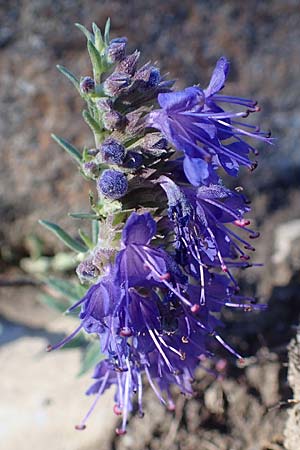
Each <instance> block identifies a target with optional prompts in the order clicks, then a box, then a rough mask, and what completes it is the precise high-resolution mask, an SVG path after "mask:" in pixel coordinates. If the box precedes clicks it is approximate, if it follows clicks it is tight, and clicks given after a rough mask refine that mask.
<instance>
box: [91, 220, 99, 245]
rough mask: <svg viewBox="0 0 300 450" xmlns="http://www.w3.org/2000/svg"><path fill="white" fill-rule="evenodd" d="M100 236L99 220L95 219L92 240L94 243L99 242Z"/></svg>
mask: <svg viewBox="0 0 300 450" xmlns="http://www.w3.org/2000/svg"><path fill="white" fill-rule="evenodd" d="M98 236H99V220H93V222H92V241H93V243H94V245H97V244H98Z"/></svg>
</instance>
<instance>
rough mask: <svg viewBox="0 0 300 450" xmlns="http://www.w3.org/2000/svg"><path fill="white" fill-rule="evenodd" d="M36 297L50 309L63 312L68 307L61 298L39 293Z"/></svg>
mask: <svg viewBox="0 0 300 450" xmlns="http://www.w3.org/2000/svg"><path fill="white" fill-rule="evenodd" d="M38 298H39V300H40V301H41V302H42V303H44V305H47V306H49V307H50V308H51V309H54V310H55V311H58V312H60V313H64V312H65V311H66V309H67V308H68V305H66V304H65V303H64V302H63V301H62V300H58V299H57V298H54V297H52V295H48V294H41V295H39V297H38Z"/></svg>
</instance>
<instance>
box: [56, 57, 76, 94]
mask: <svg viewBox="0 0 300 450" xmlns="http://www.w3.org/2000/svg"><path fill="white" fill-rule="evenodd" d="M56 67H57V69H58V70H59V71H60V72H61V73H62V74H63V75H65V77H67V78H68V80H70V81H71V83H72V84H73V86H75V88H76V89H77V91H78V92H79V93H80V94H81V92H80V84H79V80H78V79H77V78H76V77H75V75H74V74H73V73H72V72H70V71H69V70H68V69H67V68H66V67H64V66H60V65H59V64H58V65H57V66H56Z"/></svg>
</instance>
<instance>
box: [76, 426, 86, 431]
mask: <svg viewBox="0 0 300 450" xmlns="http://www.w3.org/2000/svg"><path fill="white" fill-rule="evenodd" d="M85 429H86V425H75V430H78V431H83V430H85Z"/></svg>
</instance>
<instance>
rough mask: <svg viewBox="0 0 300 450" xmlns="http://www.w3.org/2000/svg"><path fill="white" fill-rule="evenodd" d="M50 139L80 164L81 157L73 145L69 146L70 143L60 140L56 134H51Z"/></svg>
mask: <svg viewBox="0 0 300 450" xmlns="http://www.w3.org/2000/svg"><path fill="white" fill-rule="evenodd" d="M51 137H52V139H53V140H54V141H55V142H57V143H58V145H60V146H61V147H62V148H63V149H64V150H66V152H68V153H69V155H71V156H72V158H74V159H75V160H76V161H77V162H79V163H81V162H82V156H81V153H80V152H79V151H78V150H77V148H76V147H74V145H72V144H70V142H68V141H66V140H65V139H63V138H60V137H59V136H56V134H51Z"/></svg>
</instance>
